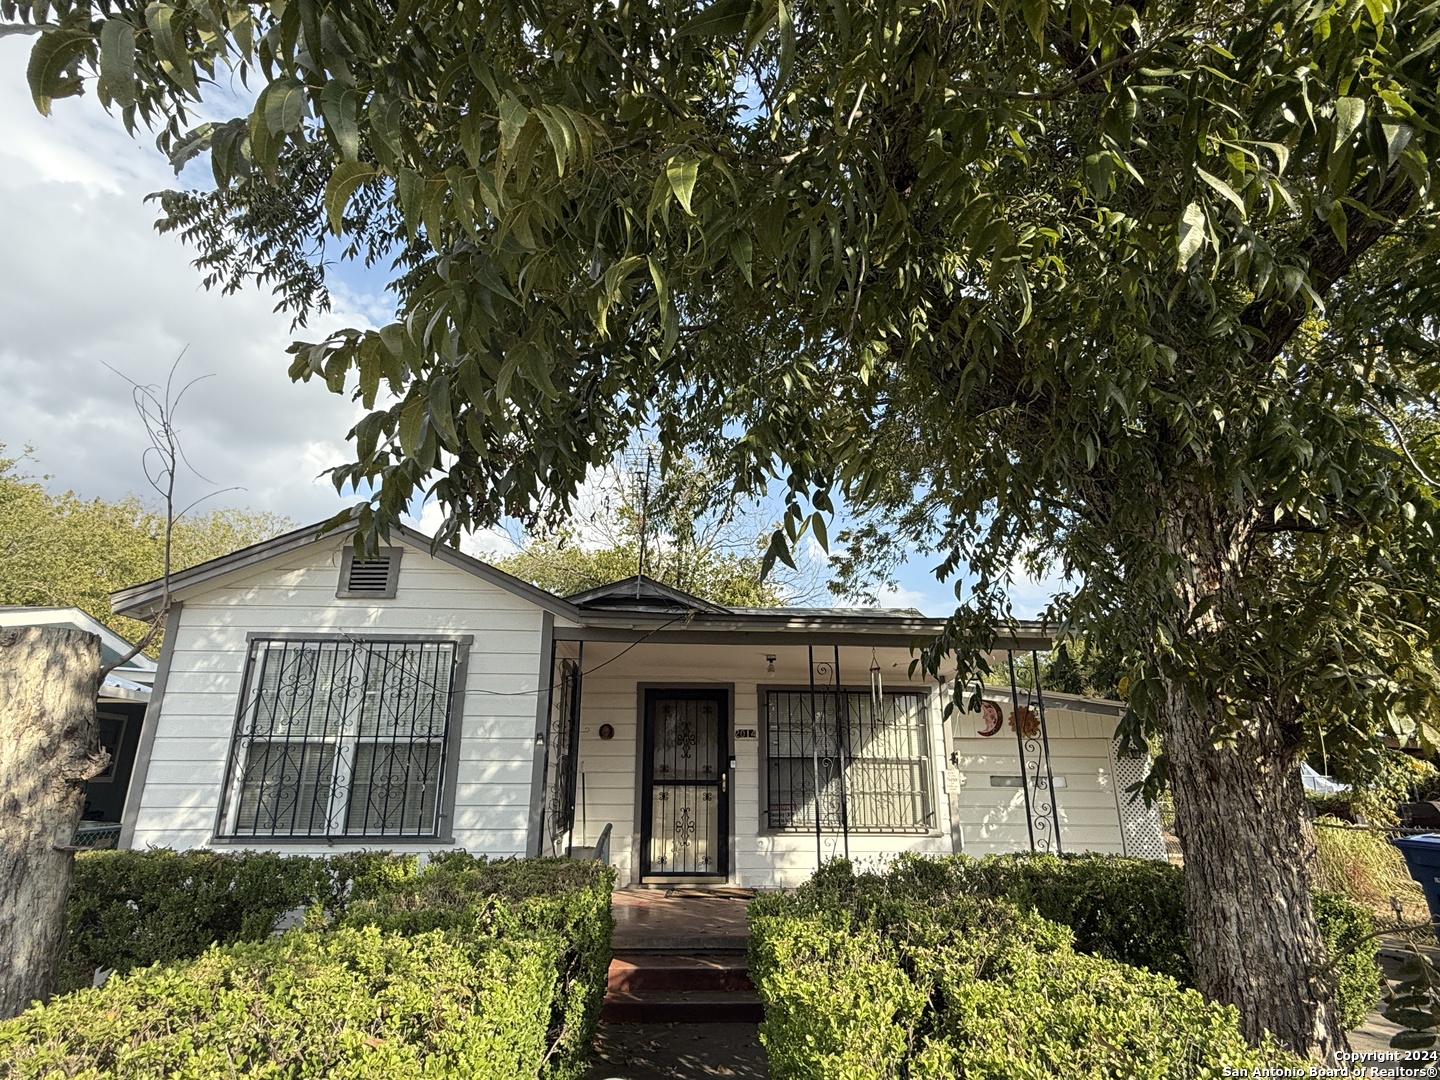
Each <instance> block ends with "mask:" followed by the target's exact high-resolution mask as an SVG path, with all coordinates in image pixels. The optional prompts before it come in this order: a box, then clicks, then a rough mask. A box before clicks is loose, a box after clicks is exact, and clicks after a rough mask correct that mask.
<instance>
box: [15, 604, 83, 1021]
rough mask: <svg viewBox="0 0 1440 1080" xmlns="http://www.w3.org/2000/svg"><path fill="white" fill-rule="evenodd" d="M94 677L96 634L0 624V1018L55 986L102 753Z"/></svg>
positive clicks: (17, 1009)
mask: <svg viewBox="0 0 1440 1080" xmlns="http://www.w3.org/2000/svg"><path fill="white" fill-rule="evenodd" d="M99 676H100V639H99V638H97V637H96V636H95V635H94V634H88V633H85V632H83V631H80V630H68V629H58V628H54V627H33V626H32V627H20V628H16V629H6V630H0V881H3V882H4V883H5V884H4V889H3V891H0V942H4V943H5V944H4V948H3V949H0V1019H5V1018H8V1017H11V1016H16V1015H18V1014H19V1013H21V1012H22V1011H24V1010H25V1009H26V1008H27V1007H28V1006H29V1005H30V1003H31V1002H32V1001H34V1000H36V999H37V998H38V999H43V998H45V997H46V996H48V995H49V994H50V992H51V988H52V986H53V982H54V978H55V967H56V963H57V962H58V960H59V958H60V948H61V944H62V941H63V938H64V931H65V901H66V899H67V898H68V897H69V894H70V879H71V874H72V871H73V868H74V861H75V856H74V850H73V847H72V844H73V841H74V838H75V827H76V825H78V824H79V822H80V815H81V812H82V811H83V809H84V804H85V781H86V780H88V779H89V778H90V777H92V776H94V775H96V774H97V773H98V772H100V770H102V769H103V768H104V767H105V762H106V760H107V756H106V754H105V752H104V751H103V750H101V749H100V746H99V729H98V725H97V722H96V717H95V694H96V690H97V689H98V682H99Z"/></svg>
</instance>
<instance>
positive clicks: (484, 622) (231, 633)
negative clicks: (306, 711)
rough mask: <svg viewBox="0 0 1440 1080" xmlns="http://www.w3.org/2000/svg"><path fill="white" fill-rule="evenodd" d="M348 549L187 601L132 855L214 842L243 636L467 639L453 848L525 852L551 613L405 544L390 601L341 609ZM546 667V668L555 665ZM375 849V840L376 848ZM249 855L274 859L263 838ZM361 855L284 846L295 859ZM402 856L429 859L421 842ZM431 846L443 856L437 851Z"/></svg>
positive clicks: (310, 556)
mask: <svg viewBox="0 0 1440 1080" xmlns="http://www.w3.org/2000/svg"><path fill="white" fill-rule="evenodd" d="M342 546H343V541H341V540H339V539H337V540H335V541H334V542H332V543H328V544H327V543H321V544H317V545H315V546H312V547H309V548H306V549H304V550H302V551H299V552H296V553H293V554H291V555H289V556H284V557H279V558H277V559H275V560H274V561H272V562H270V563H268V564H266V565H264V566H262V567H260V568H258V569H255V568H252V569H250V570H244V571H237V572H236V573H235V574H234V575H231V576H229V577H227V578H221V579H219V580H218V581H216V582H214V583H212V584H211V585H209V586H208V587H206V588H205V589H204V591H203V592H201V593H200V594H199V595H195V596H189V597H187V598H186V599H185V604H184V609H183V610H182V612H181V615H180V626H179V630H178V632H177V634H176V635H175V642H174V655H173V658H172V660H171V666H170V675H169V682H168V684H167V686H166V690H165V696H164V701H163V702H162V705H161V711H160V715H159V717H158V719H157V726H156V731H155V742H154V747H153V750H152V752H151V757H150V768H149V773H148V775H147V777H146V780H145V789H144V792H143V796H142V799H141V803H140V811H139V817H138V819H137V821H136V828H135V836H134V841H133V843H134V846H135V847H136V848H144V847H146V846H147V845H156V846H166V847H174V848H193V847H199V846H204V845H206V844H209V843H210V842H211V839H212V834H213V832H214V829H215V824H216V817H217V814H218V810H219V805H220V800H221V786H222V784H223V781H224V773H225V764H226V759H227V756H228V753H229V748H230V741H231V738H232V735H233V732H234V726H235V713H236V707H237V704H238V700H239V695H240V689H241V681H242V678H243V674H244V669H245V660H246V655H247V651H248V650H247V644H246V636H247V634H250V633H258V634H304V633H327V632H334V631H338V630H343V631H345V632H346V633H349V634H353V635H355V636H357V637H360V636H364V635H366V634H371V635H406V634H445V635H449V634H454V635H462V634H469V635H472V636H473V638H474V642H473V645H472V646H471V649H470V652H469V654H468V670H467V677H466V693H465V698H464V706H463V711H462V720H461V723H462V727H461V739H460V752H459V772H458V776H457V782H456V786H455V816H454V821H453V836H454V840H455V843H456V845H458V846H461V847H464V848H466V849H467V850H469V851H472V852H476V853H484V854H488V855H495V856H505V855H523V854H524V853H525V848H526V832H527V818H528V815H529V808H530V782H531V772H532V768H533V763H534V760H535V754H536V746H535V715H536V704H537V698H536V694H537V690H538V689H539V686H538V684H539V681H540V666H541V657H540V651H541V638H542V619H543V616H542V613H541V611H540V610H539V609H538V608H536V607H535V606H534V605H532V604H530V603H529V602H528V601H525V600H522V599H520V598H519V597H517V596H515V595H513V594H511V593H508V592H506V591H505V590H503V589H500V588H498V587H496V586H494V585H491V584H489V583H488V582H485V581H482V580H480V579H479V578H476V577H475V576H473V575H471V574H467V573H466V572H465V571H463V570H460V569H458V568H456V567H454V566H451V565H450V564H448V563H446V562H443V561H441V560H439V559H435V558H432V557H431V556H430V555H429V554H428V553H427V552H425V551H423V550H418V549H415V548H412V547H409V546H408V545H407V546H405V547H404V553H403V555H402V557H401V565H400V578H399V586H398V589H397V592H396V595H395V597H394V598H393V599H390V600H375V599H364V600H339V599H336V597H335V591H336V585H337V583H338V580H339V573H340V561H341V550H342ZM547 660H548V657H547ZM375 845H376V842H375V841H371V842H370V846H375ZM246 846H251V847H257V848H263V847H266V846H267V844H266V842H265V840H264V839H263V838H257V839H256V840H255V841H254V842H253V844H252V843H247V844H246ZM354 846H364V845H346V844H344V843H343V842H335V843H328V844H327V843H325V842H323V841H321V842H318V843H316V844H314V845H307V844H296V843H290V842H287V843H284V844H274V845H273V847H274V849H275V850H283V851H287V852H291V853H296V854H299V853H306V852H325V851H334V850H337V849H342V848H344V847H354ZM397 846H401V847H406V848H407V849H410V850H416V849H418V850H422V851H423V850H425V849H426V847H427V844H426V842H424V841H401V842H400V843H399V844H397ZM428 846H429V847H434V846H436V845H435V844H434V842H433V841H431V842H430V843H429V845H428Z"/></svg>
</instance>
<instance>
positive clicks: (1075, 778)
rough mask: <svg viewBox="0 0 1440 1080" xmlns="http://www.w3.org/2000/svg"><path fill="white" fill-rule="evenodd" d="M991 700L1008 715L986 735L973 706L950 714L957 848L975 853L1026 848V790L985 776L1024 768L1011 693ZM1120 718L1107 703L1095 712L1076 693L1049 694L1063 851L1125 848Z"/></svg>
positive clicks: (1048, 727) (1012, 773)
mask: <svg viewBox="0 0 1440 1080" xmlns="http://www.w3.org/2000/svg"><path fill="white" fill-rule="evenodd" d="M1022 693H1023V692H1022ZM986 696H987V697H990V696H991V695H990V694H988V693H987V694H986ZM995 700H996V701H997V702H998V703H1000V705H1001V707H1002V708H1003V709H1004V711H1005V716H1006V718H1007V721H1006V723H1005V725H1004V726H1003V727H1002V728H1001V729H1000V732H999V734H996V735H992V736H989V737H988V738H987V737H984V736H982V735H980V734H979V728H980V726H981V724H980V715H979V714H978V713H964V714H961V715H958V716H956V717H955V718H954V728H955V741H954V750H955V754H956V757H957V759H958V763H957V765H956V768H957V769H958V771H959V781H960V798H959V814H958V817H957V823H958V825H959V831H960V850H962V851H964V852H965V853H967V854H970V855H977V856H978V855H990V854H997V853H1000V852H1006V851H1023V850H1028V849H1029V847H1030V836H1029V829H1028V827H1027V823H1026V817H1025V792H1024V790H1023V789H1021V788H1019V787H993V786H992V785H991V782H990V778H991V777H992V776H1010V777H1015V776H1019V775H1021V770H1020V765H1019V756H1018V754H1017V749H1016V745H1015V732H1014V731H1013V730H1012V729H1011V727H1010V724H1009V721H1008V718H1009V716H1010V713H1011V711H1012V710H1011V703H1010V700H1009V697H1008V695H1006V697H1005V698H1004V699H1003V700H1002V699H1001V698H999V697H996V698H995ZM1022 704H1024V701H1023V700H1022ZM1118 720H1119V717H1118V716H1117V715H1116V714H1115V713H1114V711H1113V710H1110V709H1108V708H1105V709H1102V710H1094V711H1092V710H1089V709H1086V708H1084V707H1083V705H1081V704H1080V703H1078V702H1076V701H1075V700H1074V699H1069V700H1067V699H1064V698H1051V697H1050V695H1046V703H1045V725H1046V730H1047V732H1048V734H1049V743H1050V760H1051V771H1052V773H1053V774H1054V776H1055V777H1056V779H1057V781H1058V780H1059V779H1060V778H1062V777H1063V778H1064V783H1065V786H1064V787H1058V786H1057V788H1056V791H1055V795H1056V803H1057V805H1058V807H1059V817H1060V842H1061V846H1062V847H1063V849H1064V850H1065V851H1094V852H1102V853H1111V854H1120V853H1122V851H1123V844H1122V841H1121V835H1120V810H1119V804H1118V802H1117V801H1116V790H1115V777H1114V767H1113V763H1112V761H1111V757H1110V745H1111V740H1112V738H1113V737H1114V734H1115V725H1116V723H1117V722H1118ZM1120 797H1121V798H1124V797H1125V796H1124V794H1123V792H1122V793H1120Z"/></svg>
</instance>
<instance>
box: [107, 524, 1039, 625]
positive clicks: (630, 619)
mask: <svg viewBox="0 0 1440 1080" xmlns="http://www.w3.org/2000/svg"><path fill="white" fill-rule="evenodd" d="M324 524H325V523H324V522H319V523H316V524H313V525H306V526H304V527H303V528H299V529H294V530H292V531H291V532H288V533H283V534H282V535H280V536H276V537H273V538H272V539H269V540H265V541H262V542H261V543H258V544H252V545H251V546H250V547H247V548H241V549H240V550H239V551H235V552H231V553H230V554H229V555H222V556H221V557H220V558H218V559H211V560H210V561H209V562H204V563H200V564H199V565H198V566H192V567H190V568H189V569H186V570H180V571H177V572H176V573H174V574H172V575H170V593H171V595H172V596H174V597H175V598H177V599H183V598H184V596H185V595H186V594H190V593H193V592H195V591H197V590H199V589H201V588H202V587H203V586H205V585H207V584H209V583H210V582H212V581H215V580H216V579H218V578H220V577H222V576H224V575H228V574H232V573H236V572H238V571H242V570H248V569H252V568H255V567H258V566H260V565H262V564H264V563H266V562H269V561H270V560H272V559H277V558H281V557H283V556H286V555H289V554H292V553H293V552H295V551H299V550H301V549H303V548H306V547H309V546H310V545H311V544H317V543H321V542H329V541H332V540H335V539H337V538H343V537H345V536H347V535H349V534H350V533H352V532H353V531H354V530H355V525H354V524H346V525H342V526H340V527H339V528H336V529H332V530H331V531H329V532H327V533H324V534H323V535H322V534H321V532H320V529H321V527H322V526H323V525H324ZM391 538H392V539H399V540H402V541H404V542H405V543H407V544H409V545H410V546H411V547H413V548H415V549H417V550H419V551H423V552H425V553H426V554H429V555H431V556H433V557H434V558H437V559H440V560H442V561H444V562H447V563H450V564H451V565H452V566H455V567H458V568H459V569H461V570H464V571H466V572H467V573H470V574H473V575H475V576H476V577H478V578H480V579H482V580H484V581H487V582H489V583H490V584H492V585H495V586H497V587H499V588H502V589H505V590H506V591H508V592H510V593H513V594H514V595H516V596H519V597H521V598H522V599H525V600H528V601H529V602H531V603H533V604H534V605H535V606H536V607H538V608H540V609H541V610H543V611H548V612H550V613H551V614H552V615H555V616H557V617H558V618H559V619H563V620H565V622H566V623H569V624H570V625H565V624H564V623H557V624H556V626H555V637H556V639H557V640H601V641H639V640H645V641H655V642H661V641H681V640H683V641H711V642H715V643H717V644H719V643H725V642H735V641H749V642H754V641H761V640H771V641H781V640H791V641H793V640H794V639H796V638H797V637H801V636H804V637H806V638H807V639H808V640H809V641H810V643H813V644H831V643H832V642H833V643H836V644H840V643H843V642H846V641H851V642H853V641H854V640H855V639H856V638H863V639H864V640H865V641H866V642H867V643H871V644H875V645H881V644H888V645H903V644H911V643H914V642H915V641H917V640H920V639H924V638H930V637H934V636H935V635H937V634H939V633H940V632H941V631H942V630H944V628H945V620H944V619H935V618H929V617H927V616H925V615H922V614H921V613H920V612H919V611H916V610H915V609H914V608H837V607H811V608H803V607H797V608H786V607H779V608H750V607H736V608H730V607H724V606H722V605H720V604H716V603H713V602H711V601H709V600H704V599H701V598H700V597H698V596H695V595H693V594H691V593H687V592H685V591H684V590H683V589H677V588H675V587H674V586H671V585H665V584H663V583H661V582H658V581H655V580H654V579H653V578H649V577H646V576H644V575H638V574H637V575H635V576H633V577H630V578H626V579H625V580H624V581H618V582H615V583H613V584H610V585H602V586H600V587H599V588H595V589H587V590H586V591H584V592H580V593H576V594H574V595H573V596H569V597H559V596H556V595H555V594H554V593H551V592H548V591H547V590H545V589H541V588H539V587H537V586H535V585H532V584H530V583H529V582H528V581H522V580H521V579H520V578H517V577H515V576H513V575H511V574H507V573H505V572H504V571H503V570H499V569H497V568H496V567H494V566H491V565H490V564H489V563H487V562H483V561H481V560H480V559H476V558H473V557H471V556H469V555H466V554H464V553H462V552H460V551H457V550H456V549H455V548H451V547H447V546H444V545H439V546H437V545H435V544H434V542H433V540H432V538H431V537H428V536H426V535H424V534H423V533H420V532H417V531H416V530H414V529H411V528H409V527H408V526H404V525H401V526H396V527H395V528H393V529H392V530H391ZM637 592H638V593H639V595H638V596H637V595H636V594H637ZM164 594H165V589H164V582H163V580H161V579H156V580H154V581H147V582H144V583H142V584H139V585H132V586H130V587H129V588H125V589H120V590H118V591H116V592H114V593H112V594H111V597H110V601H111V607H112V608H113V609H114V610H115V612H117V613H118V614H121V615H129V616H131V617H134V618H146V617H149V616H152V615H153V614H154V613H155V611H156V610H158V608H159V606H160V603H161V601H162V600H163V598H164ZM1053 641H1054V635H1053V633H1051V632H1050V631H1049V630H1048V629H1047V628H1046V626H1045V625H1044V624H1043V623H1040V622H1036V621H1033V620H1023V621H1017V622H1015V623H1013V624H1012V626H1011V628H1010V630H1009V632H1008V633H1002V634H1001V635H999V636H997V639H996V642H995V644H994V645H993V646H992V648H993V649H995V650H999V651H1004V650H1005V649H1015V650H1028V649H1049V648H1050V647H1051V645H1052V644H1053Z"/></svg>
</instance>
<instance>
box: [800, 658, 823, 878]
mask: <svg viewBox="0 0 1440 1080" xmlns="http://www.w3.org/2000/svg"><path fill="white" fill-rule="evenodd" d="M805 649H806V653H807V655H808V656H809V658H810V667H809V670H810V750H811V753H812V756H813V758H814V761H815V869H816V870H817V871H818V870H819V869H820V867H821V866H823V865H824V864H825V857H824V855H823V854H821V851H820V715H819V713H818V712H817V711H816V709H815V646H814V645H807V646H805Z"/></svg>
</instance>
